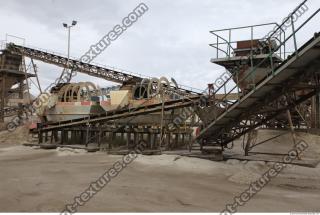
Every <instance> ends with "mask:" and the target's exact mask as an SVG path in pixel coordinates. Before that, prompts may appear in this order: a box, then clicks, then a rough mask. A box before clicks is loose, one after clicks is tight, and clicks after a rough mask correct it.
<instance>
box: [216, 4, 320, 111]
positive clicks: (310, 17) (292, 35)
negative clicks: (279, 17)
mask: <svg viewBox="0 0 320 215" xmlns="http://www.w3.org/2000/svg"><path fill="white" fill-rule="evenodd" d="M319 12H320V9H318V10H316V11H315V12H314V13H313V14H312V15H310V16H309V17H308V19H307V20H305V21H304V22H303V23H302V24H301V25H300V26H299V27H298V28H297V29H295V30H294V31H293V32H292V33H291V34H290V35H289V36H288V37H287V38H285V39H284V41H283V42H282V43H281V44H280V45H279V46H278V47H277V48H276V49H274V50H273V51H271V52H270V53H269V54H268V57H266V58H264V59H263V60H262V61H261V62H260V63H259V64H258V65H256V66H255V67H254V68H253V69H252V70H251V71H250V72H249V73H248V74H246V75H245V77H242V78H241V79H240V80H238V81H237V82H238V83H236V86H235V87H233V88H232V89H231V90H230V91H229V92H228V93H226V94H225V96H224V97H223V100H224V99H226V98H227V96H228V95H229V94H230V93H231V92H232V91H233V90H235V89H236V88H237V87H238V88H239V83H241V82H242V81H244V80H245V79H247V78H248V77H249V76H251V75H252V74H253V72H254V71H255V70H256V69H257V68H258V67H259V66H260V65H261V64H262V63H264V62H265V61H266V60H268V59H269V58H270V57H272V56H273V54H275V53H276V52H277V50H279V48H281V46H282V45H284V44H285V43H286V42H287V41H288V40H289V39H291V38H292V37H294V36H295V34H296V33H297V32H298V31H299V30H300V29H301V28H302V27H303V26H305V25H306V24H307V23H308V22H309V21H310V20H311V19H312V18H313V17H314V16H316V15H317V14H318V13H319ZM291 19H292V15H291ZM294 39H295V38H294ZM296 48H297V47H295V49H296ZM296 51H297V50H295V52H296ZM268 75H269V74H268ZM230 77H231V78H233V77H234V74H232V75H231V76H230ZM231 78H229V79H228V80H227V81H225V83H224V84H223V85H221V86H220V87H219V88H218V89H217V90H216V91H215V92H214V93H217V92H218V91H219V90H220V89H221V88H222V87H225V85H226V84H227V83H228V82H229V80H231ZM253 90H254V89H252V90H251V91H250V92H252V91H253ZM250 92H247V93H246V94H248V93H250ZM238 100H239V99H237V101H238ZM227 109H228V107H227V108H226V110H227Z"/></svg>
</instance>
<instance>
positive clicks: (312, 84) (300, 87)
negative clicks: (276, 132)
mask: <svg viewBox="0 0 320 215" xmlns="http://www.w3.org/2000/svg"><path fill="white" fill-rule="evenodd" d="M303 3H305V1H304V2H303ZM303 3H302V4H303ZM296 10H297V9H296ZM294 12H295V11H293V13H294ZM318 13H319V9H317V10H316V11H315V12H314V13H313V14H312V15H311V16H309V17H308V18H307V19H306V21H304V22H303V23H302V24H300V25H299V26H295V24H294V22H293V20H292V19H293V16H289V17H288V18H287V19H286V20H284V22H283V23H282V24H281V25H277V28H276V30H275V31H274V32H272V33H271V34H270V36H269V37H268V38H265V39H264V40H254V38H253V37H252V36H251V40H248V41H249V43H251V44H253V43H254V42H266V44H268V42H270V41H277V42H276V43H277V46H276V47H274V46H273V47H271V46H270V45H268V46H266V47H263V48H267V51H268V52H267V54H265V53H259V49H258V50H257V49H254V48H253V46H252V45H251V47H250V45H249V47H250V48H249V50H246V51H247V53H249V54H248V55H243V54H242V53H241V54H238V55H237V53H239V52H238V51H239V50H237V49H236V48H235V47H233V42H232V41H231V39H230V35H231V31H232V30H233V29H223V30H222V31H227V32H229V40H228V39H224V38H223V37H221V36H220V35H218V34H217V33H216V32H217V31H212V32H211V33H213V34H214V35H215V36H216V38H217V43H215V44H211V46H212V47H215V48H216V50H217V59H214V60H212V62H215V63H218V64H220V65H224V66H225V67H226V68H227V69H228V70H229V71H230V73H231V74H232V75H231V77H230V78H229V79H228V80H227V81H226V82H225V83H224V84H223V85H222V86H220V87H218V88H217V89H215V91H214V93H213V94H217V93H219V92H221V91H224V92H225V99H223V100H227V99H226V98H227V97H228V95H229V94H231V93H237V94H238V98H237V99H234V100H229V101H227V102H225V103H224V104H228V105H224V106H223V108H224V111H223V112H221V113H219V114H217V116H215V117H214V119H213V120H212V121H211V122H210V123H208V124H206V125H205V127H204V128H203V129H202V130H201V132H200V134H199V135H198V137H197V140H198V141H199V142H200V143H201V145H202V147H203V146H221V147H227V145H228V144H229V143H231V142H232V141H233V140H235V139H237V138H238V137H240V136H242V135H243V134H245V133H247V132H249V131H251V130H253V129H255V128H257V127H258V126H261V125H264V124H268V123H269V122H270V121H271V120H272V119H274V118H275V117H277V116H279V114H281V113H283V112H285V111H286V110H290V109H294V108H295V107H296V106H297V105H298V104H300V103H302V102H304V101H306V100H307V99H309V98H311V97H312V96H314V95H316V94H318V93H319V87H320V85H319V84H320V82H319V80H320V79H319V78H320V34H319V33H316V34H315V35H314V37H312V38H311V39H310V40H309V41H308V42H306V43H305V44H304V45H302V46H301V47H300V48H298V47H297V32H298V31H300V30H301V29H302V28H303V27H304V26H305V25H306V24H307V23H308V22H309V21H310V20H311V19H313V18H314V17H316V15H317V14H318ZM318 18H319V17H318ZM318 20H319V19H318ZM286 22H291V23H292V33H291V34H290V35H289V36H285V35H284V34H283V33H282V34H280V35H276V32H277V31H278V32H282V27H283V26H284V25H285V23H286ZM254 27H256V26H246V27H244V28H249V29H250V30H251V32H252V31H253V29H254ZM236 29H239V28H236ZM251 35H253V34H252V33H251ZM289 41H292V42H293V47H294V51H293V53H292V54H291V55H290V56H287V55H286V47H288V46H289V45H290V44H288V43H289ZM246 42H247V41H246ZM223 45H224V46H223ZM222 47H224V48H222ZM260 50H261V49H260ZM240 51H241V50H240ZM221 52H222V53H223V57H222V58H221V55H220V57H219V53H221ZM261 54H264V57H261ZM239 55H241V56H239ZM257 56H258V57H260V59H259V60H258V61H256V62H254V60H255V58H257ZM280 56H281V57H280ZM237 58H238V59H237ZM282 59H284V60H282ZM241 63H245V64H248V67H249V69H248V70H247V71H248V72H247V73H245V75H243V76H240V74H241V73H240V72H241V71H239V67H240V66H241ZM266 64H267V65H268V67H266V66H264V65H266ZM239 65H240V66H239ZM262 65H263V67H264V68H265V70H264V72H265V74H264V75H263V76H261V74H259V72H261V71H260V68H261V67H262ZM266 68H267V69H266ZM258 75H260V77H259V79H257V78H256V77H257V76H258ZM230 83H231V84H232V83H233V85H234V87H230ZM230 88H231V89H230ZM226 89H230V90H228V91H227V90H226ZM215 105H219V104H215Z"/></svg>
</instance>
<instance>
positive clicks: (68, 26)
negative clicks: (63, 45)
mask: <svg viewBox="0 0 320 215" xmlns="http://www.w3.org/2000/svg"><path fill="white" fill-rule="evenodd" d="M76 24H77V21H74V20H73V21H72V23H71V25H68V24H66V23H62V25H63V27H65V28H67V29H68V61H67V62H69V58H70V29H71V28H72V27H74V26H75V25H76ZM66 69H67V68H66ZM64 71H65V69H63V71H62V73H61V75H60V78H59V80H60V81H61V80H62V77H63V75H64ZM71 77H72V70H71V72H70V76H69V77H68V82H70V80H71ZM60 81H59V82H60Z"/></svg>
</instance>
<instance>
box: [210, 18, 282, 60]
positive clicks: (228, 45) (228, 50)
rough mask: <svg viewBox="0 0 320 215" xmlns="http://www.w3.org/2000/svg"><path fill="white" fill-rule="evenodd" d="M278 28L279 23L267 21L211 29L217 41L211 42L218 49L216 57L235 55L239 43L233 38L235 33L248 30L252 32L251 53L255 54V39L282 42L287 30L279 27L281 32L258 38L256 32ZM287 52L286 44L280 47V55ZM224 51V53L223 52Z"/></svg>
mask: <svg viewBox="0 0 320 215" xmlns="http://www.w3.org/2000/svg"><path fill="white" fill-rule="evenodd" d="M267 27H268V28H271V27H272V29H276V28H279V27H280V26H279V25H278V24H277V23H265V24H259V25H249V26H242V27H236V28H227V29H219V30H213V31H210V33H211V34H213V35H214V37H215V39H214V40H215V43H212V44H209V45H210V46H211V47H213V48H215V49H216V58H230V57H233V56H234V55H235V51H236V49H237V43H238V42H239V41H234V40H233V39H232V38H233V37H234V35H238V34H239V32H240V31H247V32H250V39H249V40H248V41H250V42H251V47H250V54H251V55H254V54H255V53H254V52H255V47H254V41H256V40H257V41H259V42H264V41H268V40H269V41H271V40H274V41H277V42H278V43H281V42H282V41H283V40H284V38H285V34H286V32H285V31H284V29H282V28H281V27H280V28H279V30H280V33H279V34H278V35H273V37H271V38H267V36H268V35H266V36H265V37H261V38H256V37H255V36H254V35H255V33H256V32H260V31H261V30H263V29H266V28H267ZM223 35H227V38H225V37H224V36H223ZM285 52H286V48H285V46H284V47H282V48H281V49H279V51H278V55H279V56H280V57H283V58H284V53H285ZM221 53H222V54H221Z"/></svg>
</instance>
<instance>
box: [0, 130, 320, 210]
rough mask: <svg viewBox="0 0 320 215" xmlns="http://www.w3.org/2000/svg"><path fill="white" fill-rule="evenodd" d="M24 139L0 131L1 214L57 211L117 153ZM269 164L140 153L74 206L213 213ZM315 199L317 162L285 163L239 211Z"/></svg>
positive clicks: (308, 206) (296, 206) (302, 205)
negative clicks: (305, 164)
mask: <svg viewBox="0 0 320 215" xmlns="http://www.w3.org/2000/svg"><path fill="white" fill-rule="evenodd" d="M265 135H266V136H268V135H267V134H265ZM305 138H307V139H308V144H309V145H310V146H311V147H310V148H308V150H309V152H307V153H311V154H312V156H315V157H317V156H318V157H319V154H318V152H319V150H320V146H319V145H320V143H319V137H318V136H314V135H308V136H305ZM287 139H288V137H282V139H281V138H280V139H278V140H275V141H273V142H272V143H271V147H274V145H276V144H278V145H281V146H280V148H283V150H285V149H284V148H285V146H286V144H287V146H288V147H289V143H287V142H290V141H288V140H287ZM30 141H31V140H30V139H28V135H27V131H26V129H24V128H19V129H18V130H17V131H15V132H13V133H10V132H6V131H4V132H1V133H0V180H1V183H0V191H1V192H0V211H1V212H60V211H61V210H62V209H63V208H64V206H65V204H67V203H72V202H73V198H74V197H75V196H78V195H79V194H80V193H81V192H83V191H84V190H85V189H86V188H87V187H88V186H89V185H90V183H91V182H92V181H95V180H97V179H98V177H99V176H101V175H102V174H103V173H104V172H105V171H106V170H107V169H108V168H110V167H111V166H112V165H113V164H114V163H115V162H116V161H118V160H121V158H122V156H115V155H107V154H106V153H103V152H97V153H86V152H84V151H82V150H67V149H64V150H62V149H55V150H43V149H38V148H37V147H33V148H32V147H25V146H22V145H21V144H22V143H27V142H30ZM235 144H237V143H235ZM272 144H273V145H272ZM235 148H236V146H235ZM271 165H272V163H270V162H263V161H249V162H246V161H238V160H228V161H223V162H213V161H208V160H203V159H198V158H189V157H181V156H177V155H157V156H139V157H138V158H137V159H136V160H134V161H133V162H132V163H131V164H130V165H129V166H127V167H126V168H125V169H124V170H123V171H122V172H121V173H120V174H119V175H118V176H117V177H115V178H113V179H112V181H111V182H110V183H109V184H108V185H107V186H106V187H105V188H104V189H103V190H101V191H100V192H99V193H98V194H97V195H95V196H94V197H93V198H92V199H91V200H90V201H89V202H88V203H87V204H85V205H83V206H81V207H79V208H78V209H79V210H78V211H80V212H220V211H221V210H223V209H224V208H225V205H226V204H227V203H233V198H234V196H237V195H239V194H240V193H241V192H243V191H244V190H245V189H247V188H248V186H249V184H250V182H252V181H255V180H257V179H258V178H259V177H260V176H261V175H262V174H263V173H264V172H265V171H266V170H267V169H268V168H269V167H270V166H271ZM319 199H320V165H318V166H317V167H316V168H308V167H301V166H292V165H289V166H288V167H287V168H286V169H284V170H283V171H282V172H281V173H280V175H278V176H277V177H276V178H274V179H273V180H272V181H271V182H270V183H269V184H268V185H267V186H266V187H264V188H263V189H262V190H261V191H260V192H259V193H258V194H257V195H255V196H254V197H253V198H252V199H251V200H250V201H249V202H248V203H247V204H246V205H244V206H242V207H239V208H238V211H239V212H290V211H309V212H312V211H320V204H319Z"/></svg>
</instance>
